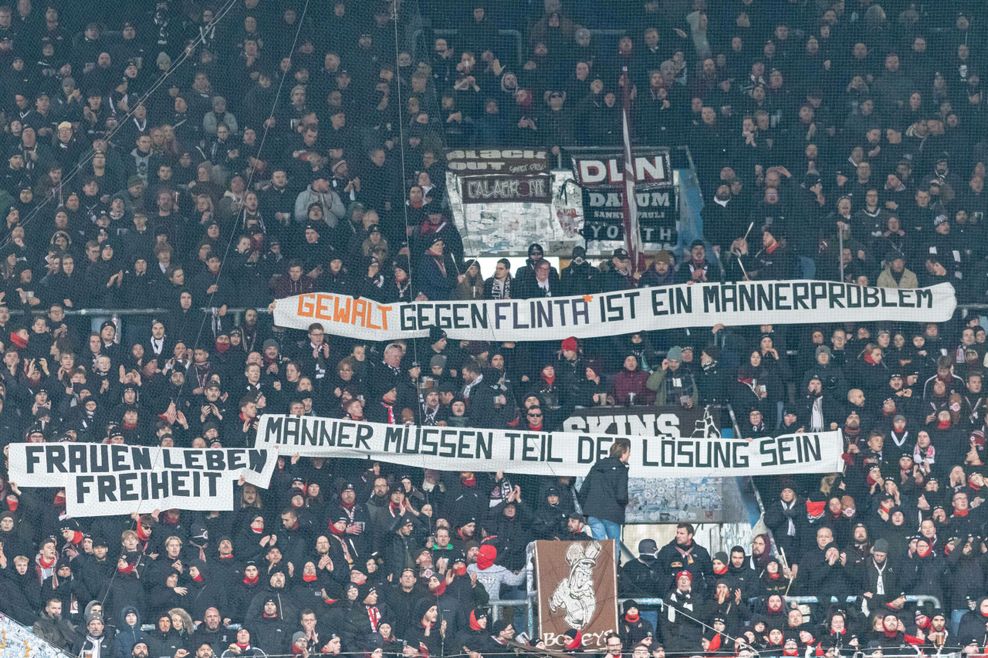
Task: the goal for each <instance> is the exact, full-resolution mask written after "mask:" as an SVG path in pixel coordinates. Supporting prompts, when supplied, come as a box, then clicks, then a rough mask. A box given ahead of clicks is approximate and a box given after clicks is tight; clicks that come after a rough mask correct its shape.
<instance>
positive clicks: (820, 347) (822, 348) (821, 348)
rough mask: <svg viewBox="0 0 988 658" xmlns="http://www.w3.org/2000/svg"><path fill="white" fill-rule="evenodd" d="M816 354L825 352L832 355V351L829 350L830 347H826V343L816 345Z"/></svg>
mask: <svg viewBox="0 0 988 658" xmlns="http://www.w3.org/2000/svg"><path fill="white" fill-rule="evenodd" d="M816 354H817V356H819V355H821V354H826V355H827V356H832V355H833V353H832V352H831V351H830V348H829V347H827V346H826V345H818V346H817V348H816Z"/></svg>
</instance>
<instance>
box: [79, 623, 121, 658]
mask: <svg viewBox="0 0 988 658" xmlns="http://www.w3.org/2000/svg"><path fill="white" fill-rule="evenodd" d="M111 629H112V627H111ZM79 630H80V633H79V636H78V639H77V640H76V642H75V645H74V646H73V647H72V653H73V655H77V656H100V657H102V656H111V655H113V653H112V652H113V638H111V637H108V634H107V633H106V623H105V622H104V621H103V617H102V616H100V615H96V614H94V615H89V616H88V617H86V622H85V626H84V627H83V628H81V629H79Z"/></svg>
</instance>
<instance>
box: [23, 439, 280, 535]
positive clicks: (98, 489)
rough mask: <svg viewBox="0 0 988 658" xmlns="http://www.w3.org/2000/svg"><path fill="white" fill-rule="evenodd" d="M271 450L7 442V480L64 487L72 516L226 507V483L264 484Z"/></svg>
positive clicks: (229, 488) (229, 495) (229, 496)
mask: <svg viewBox="0 0 988 658" xmlns="http://www.w3.org/2000/svg"><path fill="white" fill-rule="evenodd" d="M277 462H278V454H277V453H276V452H274V451H269V450H257V449H253V448H218V449H216V448H209V449H207V448H148V447H144V446H128V445H108V444H102V443H12V444H11V445H10V452H9V455H8V467H9V471H10V480H11V482H16V483H17V485H18V486H20V487H52V488H59V489H61V488H64V489H65V512H66V514H68V515H69V516H72V517H90V516H112V515H115V514H131V513H133V512H135V511H137V510H138V509H140V511H144V512H150V511H152V510H155V509H184V510H195V511H202V512H210V511H224V510H226V511H229V510H232V509H233V483H234V482H235V481H236V480H238V479H239V478H241V477H242V478H243V479H244V481H245V482H249V483H251V484H254V485H256V486H258V487H262V488H267V487H268V485H269V484H270V483H271V475H272V474H273V473H274V469H275V466H276V465H277Z"/></svg>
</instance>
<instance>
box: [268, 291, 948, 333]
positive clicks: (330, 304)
mask: <svg viewBox="0 0 988 658" xmlns="http://www.w3.org/2000/svg"><path fill="white" fill-rule="evenodd" d="M956 306H957V299H956V297H955V296H954V288H953V286H951V285H950V284H949V283H940V284H937V285H935V286H932V287H929V288H905V289H902V288H899V289H896V288H877V287H873V286H858V285H853V284H849V283H838V282H833V281H745V282H739V283H724V284H721V283H702V284H696V285H690V284H682V285H674V286H662V287H657V288H637V289H634V290H621V291H618V292H612V293H603V294H597V295H582V296H574V297H546V298H540V299H510V300H503V301H496V300H486V301H462V302H461V301H442V302H432V301H425V302H411V303H401V304H382V303H379V302H376V301H374V300H372V299H366V298H353V297H347V296H344V295H335V294H331V293H307V294H304V295H295V296H293V297H286V298H284V299H279V300H278V301H277V302H275V305H274V321H275V324H276V325H278V326H279V327H286V328H290V329H307V328H308V327H309V325H311V324H312V323H320V324H322V326H323V328H324V329H325V330H326V332H327V333H329V334H332V335H336V336H346V337H348V338H356V339H358V340H369V341H387V340H398V339H409V338H421V337H424V336H427V335H428V334H429V328H430V327H440V328H442V329H445V330H446V333H447V334H448V335H449V336H450V338H454V339H471V340H477V339H485V338H490V339H493V340H499V341H534V340H562V339H563V338H566V337H567V336H576V337H578V338H592V337H598V336H613V335H617V334H625V333H632V332H635V331H653V330H659V329H682V328H686V327H710V326H713V325H715V324H718V323H720V324H725V325H728V326H742V325H753V324H806V323H812V322H824V321H826V322H851V321H854V322H877V321H880V320H890V319H894V320H896V321H897V322H943V321H945V320H948V319H949V318H950V317H951V316H952V315H953V313H954V308H955V307H956Z"/></svg>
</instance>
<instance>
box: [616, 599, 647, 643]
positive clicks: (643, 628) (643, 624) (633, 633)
mask: <svg viewBox="0 0 988 658" xmlns="http://www.w3.org/2000/svg"><path fill="white" fill-rule="evenodd" d="M640 612H641V611H640V609H639V606H638V602H637V601H635V600H634V599H628V600H627V601H625V602H624V603H623V604H622V605H621V619H620V621H619V623H618V629H619V632H620V633H621V642H622V643H623V644H624V646H626V647H633V646H635V645H636V644H638V643H640V642H644V641H646V640H651V639H652V637H653V636H654V634H655V628H654V627H653V626H652V623H651V622H650V621H648V620H646V619H645V618H644V617H642V616H641V614H640Z"/></svg>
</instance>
